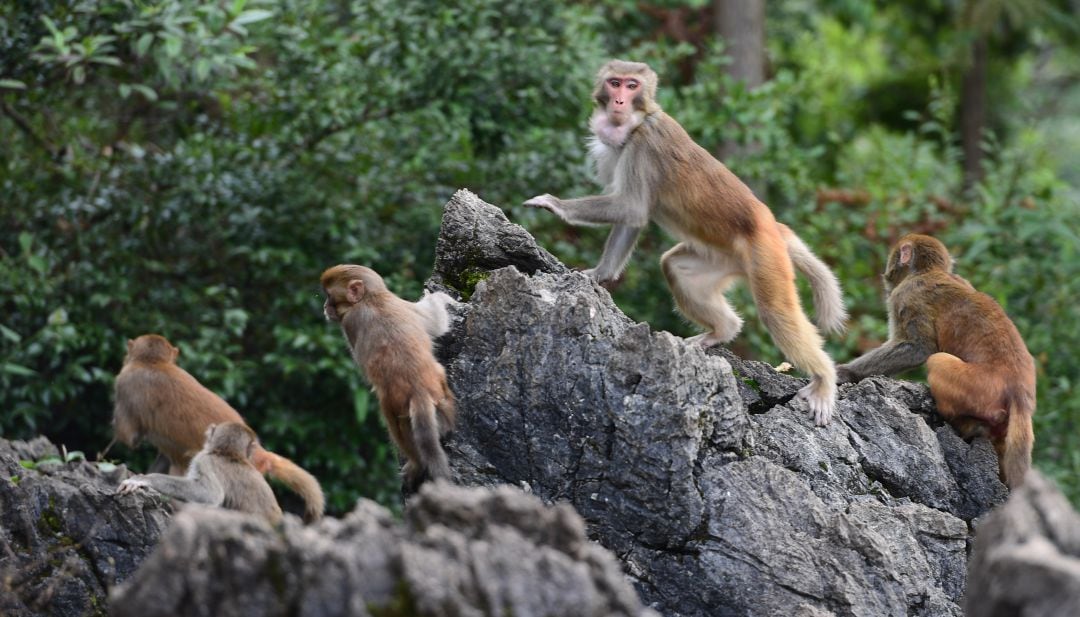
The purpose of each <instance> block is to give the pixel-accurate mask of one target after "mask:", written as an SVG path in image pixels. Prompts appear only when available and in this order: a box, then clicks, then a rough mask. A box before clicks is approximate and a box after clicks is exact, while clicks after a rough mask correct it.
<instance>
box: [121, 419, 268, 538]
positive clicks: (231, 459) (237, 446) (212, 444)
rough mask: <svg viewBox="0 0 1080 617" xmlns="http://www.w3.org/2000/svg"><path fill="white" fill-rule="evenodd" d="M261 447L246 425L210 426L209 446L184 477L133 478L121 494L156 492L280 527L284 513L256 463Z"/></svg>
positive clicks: (199, 455)
mask: <svg viewBox="0 0 1080 617" xmlns="http://www.w3.org/2000/svg"><path fill="white" fill-rule="evenodd" d="M258 443H259V442H258V438H257V437H256V436H255V432H254V431H252V430H251V429H250V428H249V427H248V426H247V425H246V424H243V423H242V422H226V423H224V424H211V425H210V427H209V428H207V429H206V444H205V445H203V448H202V450H200V451H199V453H198V454H196V455H195V456H194V457H192V459H191V463H190V464H189V465H188V469H187V473H186V474H185V475H183V476H179V477H178V476H170V475H168V474H162V473H151V474H146V475H142V476H132V477H130V478H128V479H127V480H124V481H123V482H121V483H120V486H119V487H118V488H117V489H116V492H117V494H119V495H125V494H128V493H132V492H135V491H137V490H140V489H147V488H151V489H154V490H156V491H158V492H159V493H163V494H165V495H168V496H170V497H175V498H177V499H182V500H184V501H190V502H194V503H205V504H209V505H211V506H222V507H225V508H228V509H230V510H239V511H241V512H250V513H251V514H257V515H259V516H262V517H264V518H266V519H267V520H268V521H270V522H271V523H277V522H278V521H280V520H281V517H282V514H281V507H280V506H278V502H277V500H276V499H275V498H274V491H272V490H270V485H269V484H267V483H266V479H265V478H263V476H262V474H261V473H259V471H258V470H257V469H255V466H254V465H252V464H251V457H252V455H253V454H254V453H255V448H256V446H258Z"/></svg>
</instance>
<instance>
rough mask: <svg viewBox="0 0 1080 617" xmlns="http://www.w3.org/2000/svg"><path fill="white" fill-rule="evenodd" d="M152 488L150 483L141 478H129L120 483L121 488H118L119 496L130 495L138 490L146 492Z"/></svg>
mask: <svg viewBox="0 0 1080 617" xmlns="http://www.w3.org/2000/svg"><path fill="white" fill-rule="evenodd" d="M148 488H150V483H149V482H147V481H146V480H143V479H141V478H128V479H127V480H124V481H123V482H121V483H120V486H118V487H116V494H117V495H129V494H131V493H134V492H136V491H138V490H145V489H148Z"/></svg>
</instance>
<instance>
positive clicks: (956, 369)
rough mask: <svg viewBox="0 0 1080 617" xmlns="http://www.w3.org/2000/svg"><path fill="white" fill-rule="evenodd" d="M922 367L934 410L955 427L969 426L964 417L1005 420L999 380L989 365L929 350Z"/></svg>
mask: <svg viewBox="0 0 1080 617" xmlns="http://www.w3.org/2000/svg"><path fill="white" fill-rule="evenodd" d="M926 369H927V376H926V381H927V382H928V383H929V384H930V394H932V395H933V397H934V404H935V405H936V406H937V410H938V413H939V414H941V417H943V418H945V420H947V421H948V422H949V424H952V425H953V426H954V427H957V430H963V429H966V428H969V421H968V420H967V419H968V418H975V419H977V420H980V421H982V422H985V423H987V424H989V425H990V426H994V425H997V424H1001V423H1002V422H1004V421H1005V419H1006V413H1007V411H1006V409H1005V406H1004V405H1003V402H1002V396H1001V395H1002V384H1001V383H1000V380H998V379H997V378H996V377H995V375H994V373H993V372H992V371H990V370H989V369H987V368H985V367H982V366H979V365H977V364H970V363H968V362H964V361H963V360H961V359H960V358H957V357H956V356H954V355H952V354H949V353H944V352H938V353H935V354H931V356H930V357H929V358H927V360H926Z"/></svg>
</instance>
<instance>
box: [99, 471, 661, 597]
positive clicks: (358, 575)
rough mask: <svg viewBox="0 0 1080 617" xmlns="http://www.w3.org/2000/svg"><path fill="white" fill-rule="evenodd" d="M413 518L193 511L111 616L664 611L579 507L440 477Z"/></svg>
mask: <svg viewBox="0 0 1080 617" xmlns="http://www.w3.org/2000/svg"><path fill="white" fill-rule="evenodd" d="M404 518H405V520H404V523H403V524H402V523H399V522H397V521H395V520H394V518H393V516H392V515H391V514H390V512H389V511H388V510H386V509H384V508H382V507H380V506H378V505H376V504H375V503H374V502H371V501H367V500H361V501H360V502H359V503H358V504H357V507H356V509H355V510H353V512H352V513H350V514H349V515H347V516H346V517H345V518H343V519H340V520H337V519H325V520H323V521H322V522H320V523H317V524H314V525H311V526H308V527H303V526H301V525H300V524H299V521H298V520H296V519H294V518H292V517H290V518H288V519H287V520H286V521H285V523H284V524H283V526H282V527H281V528H280V529H275V528H273V527H271V526H270V525H268V524H266V523H264V522H262V521H259V520H257V519H254V518H252V517H250V516H245V515H243V514H240V513H236V512H231V511H226V510H219V509H209V508H203V507H200V506H191V507H188V508H185V509H184V510H183V511H181V512H180V513H179V514H177V515H176V516H175V518H174V521H173V524H172V526H171V527H170V528H169V530H168V531H167V532H166V533H165V535H164V536H163V537H162V539H161V544H160V545H159V547H158V549H157V550H156V551H154V553H153V554H152V555H151V556H150V557H149V558H147V560H146V561H145V562H144V563H143V565H142V567H141V568H140V569H139V570H138V571H137V572H136V573H135V575H134V576H133V577H132V578H131V579H129V580H128V581H127V582H125V583H124V584H123V585H121V586H120V587H118V588H117V589H116V590H115V591H114V592H113V594H112V595H111V598H110V613H111V614H112V615H114V616H117V617H124V616H127V615H132V616H138V617H154V616H156V615H162V616H164V615H169V616H181V615H206V616H211V615H212V616H214V617H230V616H238V617H239V616H246V615H285V614H300V615H320V616H323V617H332V616H334V615H341V616H346V615H348V616H352V615H374V614H379V615H381V614H395V615H397V614H407V615H432V616H435V615H492V616H496V615H515V616H518V617H530V616H541V615H561V616H569V617H573V616H577V615H580V616H596V617H600V616H608V615H612V616H616V615H627V616H629V615H636V616H639V617H655V616H656V613H655V612H653V611H652V610H650V609H648V608H645V607H643V606H642V604H641V602H640V601H639V600H638V597H637V594H636V593H635V592H634V589H633V586H632V585H631V584H630V583H629V582H628V581H627V580H626V579H625V577H624V575H623V573H622V570H621V568H620V565H619V563H618V562H617V561H616V560H615V558H614V557H613V556H612V555H611V554H610V553H609V552H608V551H606V550H605V549H603V548H602V547H600V546H598V545H596V544H594V543H592V542H590V541H589V539H588V538H587V537H586V536H585V525H584V523H583V522H582V520H581V517H580V516H578V515H577V514H576V513H575V512H574V511H573V509H572V508H570V507H568V506H565V505H561V506H554V507H549V506H545V505H544V504H543V503H541V502H540V500H539V499H537V498H535V497H533V496H530V495H525V494H523V493H522V492H521V491H519V490H517V489H514V488H510V487H501V488H498V489H494V490H491V489H476V488H473V489H468V488H461V487H455V486H451V485H448V484H444V483H429V484H425V485H424V487H423V488H422V489H421V490H420V493H419V495H418V496H417V497H416V498H414V499H412V500H410V501H409V503H408V504H407V506H406V508H405V513H404Z"/></svg>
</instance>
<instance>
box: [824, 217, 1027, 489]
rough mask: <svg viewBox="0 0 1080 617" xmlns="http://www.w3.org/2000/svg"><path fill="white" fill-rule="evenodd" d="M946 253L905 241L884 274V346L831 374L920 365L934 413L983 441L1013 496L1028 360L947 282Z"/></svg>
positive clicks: (986, 304)
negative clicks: (924, 369) (985, 437)
mask: <svg viewBox="0 0 1080 617" xmlns="http://www.w3.org/2000/svg"><path fill="white" fill-rule="evenodd" d="M952 267H953V262H952V258H951V257H950V256H949V252H948V250H947V249H946V248H945V245H943V244H942V243H941V242H939V241H938V240H936V239H934V238H931V237H930V236H923V235H918V234H909V235H907V236H904V237H903V238H901V239H900V241H899V242H898V243H897V244H896V246H895V247H893V250H892V252H891V253H890V254H889V261H888V265H887V266H886V269H885V276H884V279H885V290H886V293H888V300H887V304H888V309H889V340H888V341H887V342H886V343H885V344H884V345H882V346H881V347H878V348H877V349H874V350H873V351H870V352H869V353H867V354H865V355H863V356H862V357H860V358H858V359H857V360H855V361H853V362H850V363H848V364H842V365H840V366H838V367H837V369H836V372H837V378H838V381H839V382H840V383H845V382H849V381H857V380H859V379H862V378H863V377H867V376H870V375H893V374H895V373H899V372H901V371H904V370H906V369H910V368H913V367H916V366H919V365H920V364H922V363H923V362H926V367H927V370H928V373H927V381H928V382H929V383H930V393H931V394H932V395H933V397H934V401H935V403H936V404H937V409H938V412H939V413H940V414H941V415H942V416H943V417H944V418H945V419H946V420H947V421H948V422H949V424H951V425H953V426H954V427H955V428H956V429H957V430H958V431H959V432H960V433H961V434H962V435H964V436H965V437H966V436H970V435H972V434H974V433H988V434H989V437H990V441H991V442H992V443H993V444H994V449H995V450H997V454H998V463H999V465H1000V471H1001V479H1002V480H1003V481H1004V482H1005V484H1007V485H1008V486H1009V488H1016V487H1017V486H1019V485H1020V484H1021V483H1022V482H1023V479H1024V475H1025V474H1026V473H1027V470H1028V468H1030V467H1031V446H1032V444H1033V443H1034V441H1035V437H1034V433H1033V432H1032V430H1031V416H1032V414H1033V413H1035V360H1034V359H1033V358H1032V357H1031V354H1030V353H1028V350H1027V347H1026V346H1025V345H1024V341H1023V339H1022V338H1020V333H1019V332H1017V330H1016V326H1014V325H1013V323H1012V322H1011V321H1010V320H1009V317H1008V315H1006V314H1005V311H1004V310H1002V308H1001V307H1000V306H999V305H998V303H997V302H994V300H993V298H991V297H990V296H988V295H986V294H984V293H980V292H978V291H976V290H975V288H974V287H972V286H971V283H969V282H967V281H966V280H965V279H963V278H961V277H959V276H957V275H956V274H953V272H952Z"/></svg>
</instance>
